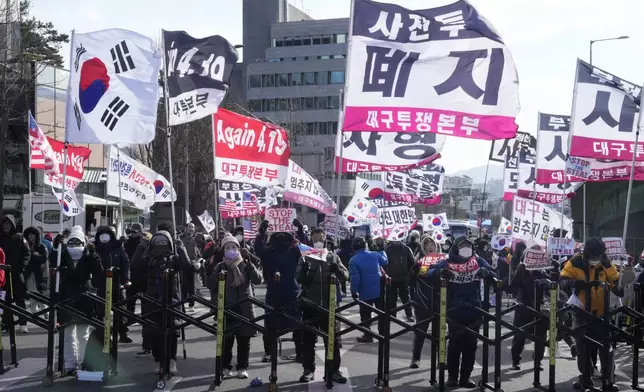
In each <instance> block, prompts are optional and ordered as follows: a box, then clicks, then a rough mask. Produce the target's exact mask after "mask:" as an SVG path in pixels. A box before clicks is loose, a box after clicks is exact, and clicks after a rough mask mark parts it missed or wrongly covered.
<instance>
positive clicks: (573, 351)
mask: <svg viewBox="0 0 644 392" xmlns="http://www.w3.org/2000/svg"><path fill="white" fill-rule="evenodd" d="M570 355H572V359H575V358H577V345H576V344H573V345H572V346H570Z"/></svg>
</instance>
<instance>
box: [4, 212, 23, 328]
mask: <svg viewBox="0 0 644 392" xmlns="http://www.w3.org/2000/svg"><path fill="white" fill-rule="evenodd" d="M0 248H2V250H3V251H4V254H5V258H6V263H7V264H8V265H10V266H11V279H12V280H11V282H12V284H13V287H12V290H13V299H14V302H15V304H16V306H19V307H21V308H23V309H25V308H26V306H25V277H26V274H25V272H26V269H27V267H28V266H29V262H30V261H31V248H30V247H29V244H27V240H26V239H25V237H23V236H22V234H21V233H19V232H18V230H17V226H16V218H14V216H13V215H5V216H4V219H3V220H2V236H0ZM18 323H19V324H20V331H21V332H23V333H25V332H28V330H27V320H25V319H24V318H20V319H19V320H18ZM5 324H6V323H5Z"/></svg>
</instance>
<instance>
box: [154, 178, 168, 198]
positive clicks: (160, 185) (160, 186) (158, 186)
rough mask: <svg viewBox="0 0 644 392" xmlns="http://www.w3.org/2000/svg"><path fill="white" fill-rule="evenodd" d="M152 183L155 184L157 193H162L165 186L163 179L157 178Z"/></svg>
mask: <svg viewBox="0 0 644 392" xmlns="http://www.w3.org/2000/svg"><path fill="white" fill-rule="evenodd" d="M152 184H153V185H154V191H155V192H156V193H157V195H158V194H159V193H161V191H162V190H163V187H164V186H165V184H163V181H161V180H156V181H154V182H153V183H152Z"/></svg>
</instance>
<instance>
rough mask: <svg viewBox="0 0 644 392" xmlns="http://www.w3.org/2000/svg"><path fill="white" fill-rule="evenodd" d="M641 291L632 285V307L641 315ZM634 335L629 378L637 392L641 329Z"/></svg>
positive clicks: (638, 286)
mask: <svg viewBox="0 0 644 392" xmlns="http://www.w3.org/2000/svg"><path fill="white" fill-rule="evenodd" d="M641 290H642V286H641V285H640V284H639V283H635V284H634V285H633V306H634V307H635V310H636V311H637V312H640V313H641V308H642V306H641V304H642V301H641V295H642V293H641ZM636 322H637V323H640V322H642V320H637V321H636ZM633 332H634V334H635V343H633V344H632V345H631V349H632V350H633V366H632V368H633V371H632V373H633V376H632V377H631V379H632V384H631V387H632V388H633V389H634V390H639V380H638V378H639V366H640V360H639V356H640V342H641V341H642V328H636V329H635V331H633Z"/></svg>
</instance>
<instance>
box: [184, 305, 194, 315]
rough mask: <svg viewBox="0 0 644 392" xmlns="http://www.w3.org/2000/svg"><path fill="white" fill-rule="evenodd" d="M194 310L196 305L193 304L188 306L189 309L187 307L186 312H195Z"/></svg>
mask: <svg viewBox="0 0 644 392" xmlns="http://www.w3.org/2000/svg"><path fill="white" fill-rule="evenodd" d="M194 312H195V307H194V305H193V306H189V307H188V309H186V313H194Z"/></svg>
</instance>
